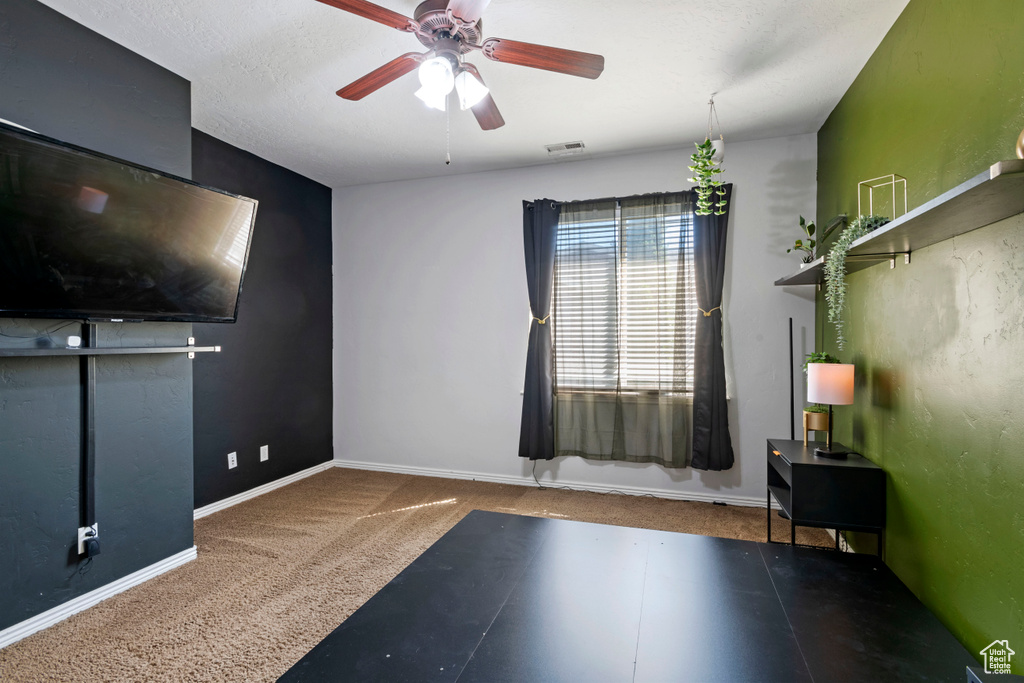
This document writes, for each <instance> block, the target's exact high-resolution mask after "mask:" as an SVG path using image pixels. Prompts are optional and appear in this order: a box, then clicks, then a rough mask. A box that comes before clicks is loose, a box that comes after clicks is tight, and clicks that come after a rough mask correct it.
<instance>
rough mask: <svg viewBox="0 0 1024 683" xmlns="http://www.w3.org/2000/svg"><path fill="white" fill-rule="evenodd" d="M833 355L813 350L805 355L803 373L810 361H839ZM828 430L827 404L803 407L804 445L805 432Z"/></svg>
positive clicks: (805, 441) (805, 442) (805, 440)
mask: <svg viewBox="0 0 1024 683" xmlns="http://www.w3.org/2000/svg"><path fill="white" fill-rule="evenodd" d="M841 362H842V361H840V360H839V359H838V358H836V357H835V356H833V355H831V354H828V353H825V352H824V351H815V352H814V353H812V354H810V355H809V356H807V360H805V361H804V374H805V375H806V374H807V366H808V365H809V364H811V363H841ZM827 431H828V406H823V405H821V404H820V403H815V404H814V405H811V406H807V407H806V408H804V445H805V446H806V445H807V432H827Z"/></svg>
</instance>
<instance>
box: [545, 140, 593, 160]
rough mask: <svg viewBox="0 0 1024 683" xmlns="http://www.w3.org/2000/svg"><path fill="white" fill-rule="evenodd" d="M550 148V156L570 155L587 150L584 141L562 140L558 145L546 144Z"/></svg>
mask: <svg viewBox="0 0 1024 683" xmlns="http://www.w3.org/2000/svg"><path fill="white" fill-rule="evenodd" d="M544 146H545V147H546V148H547V150H548V156H549V157H568V156H574V155H576V154H583V152H584V151H585V150H584V148H583V143H582V142H579V141H577V142H561V143H559V144H557V145H544Z"/></svg>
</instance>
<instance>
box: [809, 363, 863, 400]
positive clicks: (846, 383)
mask: <svg viewBox="0 0 1024 683" xmlns="http://www.w3.org/2000/svg"><path fill="white" fill-rule="evenodd" d="M807 400H808V401H810V402H811V403H825V404H827V405H833V406H848V405H850V404H852V403H853V365H851V364H847V363H808V364H807Z"/></svg>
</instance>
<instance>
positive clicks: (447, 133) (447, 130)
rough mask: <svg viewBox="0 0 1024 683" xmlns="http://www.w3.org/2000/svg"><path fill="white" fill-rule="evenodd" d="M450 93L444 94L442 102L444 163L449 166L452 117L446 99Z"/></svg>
mask: <svg viewBox="0 0 1024 683" xmlns="http://www.w3.org/2000/svg"><path fill="white" fill-rule="evenodd" d="M451 96H452V95H451V93H448V95H446V96H445V102H444V165H445V166H451V163H452V117H451V110H452V108H451V107H450V106H449V102H448V100H450V99H451Z"/></svg>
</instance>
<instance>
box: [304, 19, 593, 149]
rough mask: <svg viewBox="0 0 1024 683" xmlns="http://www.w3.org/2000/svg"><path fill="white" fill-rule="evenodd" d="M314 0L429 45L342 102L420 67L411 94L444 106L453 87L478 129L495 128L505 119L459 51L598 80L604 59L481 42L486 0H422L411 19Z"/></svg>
mask: <svg viewBox="0 0 1024 683" xmlns="http://www.w3.org/2000/svg"><path fill="white" fill-rule="evenodd" d="M319 1H320V2H322V3H324V4H325V5H330V6H331V7H337V8H338V9H341V10H345V11H346V12H351V13H352V14H357V15H359V16H361V17H365V18H367V19H371V20H373V21H376V22H378V23H381V24H384V25H385V26H390V27H392V28H396V29H398V30H399V31H406V32H408V33H414V34H415V35H416V38H417V39H419V41H420V42H421V43H423V45H424V46H425V47H427V48H428V49H427V51H426V52H424V53H417V52H409V53H406V54H404V55H402V56H401V57H397V58H395V59H393V60H391V61H390V62H388V63H387V64H385V65H384V66H382V67H380V68H378V69H375V70H374V71H371V72H370V73H368V74H366V75H365V76H363V77H362V78H360V79H358V80H356V81H354V82H352V83H349V84H348V85H346V86H345V87H344V88H342V89H341V90H339V91H338V96H339V97H343V98H344V99H346V100H361V99H363V98H364V97H366V96H367V95H369V94H370V93H372V92H374V91H376V90H378V89H380V88H382V87H384V86H385V85H387V84H388V83H390V82H391V81H394V80H396V79H398V78H400V77H402V76H404V75H405V74H407V73H409V72H410V71H412V70H413V69H416V68H417V67H419V75H420V83H421V85H422V86H423V87H421V88H420V90H418V91H417V92H416V96H417V97H419V98H420V99H422V100H423V101H424V102H426V104H427V105H428V106H431V107H434V108H435V109H441V110H444V109H445V103H446V102H447V98H448V94H449V93H450V92H451V91H452V90H453V89H455V90H456V91H457V94H458V97H459V102H460V104H461V106H462V108H463V109H471V110H472V111H473V115H474V116H476V120H477V122H478V123H479V124H480V127H481V128H483V129H484V130H494V129H495V128H500V127H501V126H503V125H505V120H504V119H503V118H502V117H501V112H499V111H498V107H497V105H495V104H494V99H493V98H492V97H491V95H490V92H489V91H488V89H487V87H486V86H485V85H484V82H483V78H481V77H480V72H479V71H477V69H476V67H475V66H473V65H472V64H469V63H468V62H464V61H463V55H465V54H468V53H469V52H472V51H473V50H479V51H480V52H482V53H483V55H484V57H486V58H487V59H490V60H493V61H495V62H505V63H508V64H519V65H520V66H529V67H532V68H534V69H544V70H546V71H556V72H558V73H563V74H568V75H570V76H581V77H583V78H597V77H598V76H600V75H601V72H602V71H603V70H604V57H602V56H601V55H593V54H589V53H586V52H575V51H573V50H563V49H561V48H557V47H547V46H545V45H535V44H533V43H523V42H520V41H517V40H506V39H505V38H487V39H485V40H483V41H481V39H480V38H481V35H482V30H481V29H482V23H481V21H480V15H481V14H483V11H484V9H485V8H486V7H487V5H488V4H489V3H490V0H424V2H421V3H420V4H419V6H417V7H416V9H415V11H414V12H413V18H411V19H410V18H409V17H406V16H403V15H401V14H399V13H397V12H392V11H391V10H389V9H385V8H384V7H381V6H379V5H375V4H373V3H372V2H367V1H366V0H319Z"/></svg>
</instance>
